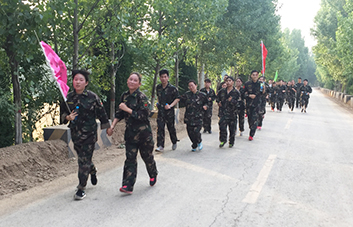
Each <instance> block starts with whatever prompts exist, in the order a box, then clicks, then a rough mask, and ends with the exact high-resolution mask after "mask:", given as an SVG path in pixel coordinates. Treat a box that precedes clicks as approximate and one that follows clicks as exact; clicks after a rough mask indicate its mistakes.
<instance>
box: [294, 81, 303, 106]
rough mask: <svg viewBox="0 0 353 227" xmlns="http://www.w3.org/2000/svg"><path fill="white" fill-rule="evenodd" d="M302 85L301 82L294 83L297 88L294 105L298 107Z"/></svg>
mask: <svg viewBox="0 0 353 227" xmlns="http://www.w3.org/2000/svg"><path fill="white" fill-rule="evenodd" d="M301 86H303V83H297V84H296V85H295V87H296V88H297V92H296V99H295V106H296V107H297V108H298V106H299V104H300V91H299V89H300V87H301Z"/></svg>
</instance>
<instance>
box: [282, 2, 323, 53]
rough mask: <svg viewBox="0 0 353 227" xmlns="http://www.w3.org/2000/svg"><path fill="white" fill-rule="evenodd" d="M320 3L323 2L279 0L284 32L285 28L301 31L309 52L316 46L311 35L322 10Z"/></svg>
mask: <svg viewBox="0 0 353 227" xmlns="http://www.w3.org/2000/svg"><path fill="white" fill-rule="evenodd" d="M320 2H321V0H278V6H279V7H280V8H279V9H278V14H279V15H280V16H281V28H282V31H283V30H284V29H285V28H289V29H290V30H293V29H300V30H301V31H302V37H303V38H304V40H305V46H307V47H308V48H309V51H311V49H312V47H313V46H315V45H316V41H315V39H314V38H313V37H312V36H311V35H310V29H311V28H313V27H314V18H315V16H316V14H317V12H318V10H319V9H320Z"/></svg>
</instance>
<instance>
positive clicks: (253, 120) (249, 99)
mask: <svg viewBox="0 0 353 227" xmlns="http://www.w3.org/2000/svg"><path fill="white" fill-rule="evenodd" d="M250 76H251V79H250V81H247V82H246V83H245V84H244V93H245V97H246V112H247V115H248V122H249V128H250V134H249V140H250V141H252V140H253V139H254V136H255V132H256V129H257V125H258V117H259V108H260V104H261V91H260V89H261V84H260V82H259V81H258V78H259V72H258V71H257V70H253V71H252V72H251V75H250Z"/></svg>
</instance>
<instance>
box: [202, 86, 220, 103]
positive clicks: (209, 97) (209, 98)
mask: <svg viewBox="0 0 353 227" xmlns="http://www.w3.org/2000/svg"><path fill="white" fill-rule="evenodd" d="M200 91H201V92H203V93H205V94H206V97H207V106H208V107H209V108H212V106H213V101H214V100H216V98H217V96H216V92H215V91H214V90H213V89H212V88H210V90H209V91H207V89H206V88H202V89H201V90H200Z"/></svg>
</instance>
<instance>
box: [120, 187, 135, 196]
mask: <svg viewBox="0 0 353 227" xmlns="http://www.w3.org/2000/svg"><path fill="white" fill-rule="evenodd" d="M119 190H120V191H121V192H123V193H126V194H129V195H131V194H132V190H131V189H128V187H127V186H126V185H124V186H122V187H121V188H120V189H119Z"/></svg>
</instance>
